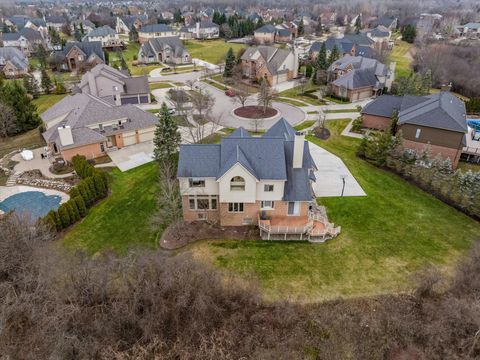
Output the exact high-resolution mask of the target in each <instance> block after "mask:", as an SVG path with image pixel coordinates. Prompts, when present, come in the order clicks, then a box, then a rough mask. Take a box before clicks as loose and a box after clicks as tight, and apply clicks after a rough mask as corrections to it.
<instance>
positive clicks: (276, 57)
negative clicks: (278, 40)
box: [242, 46, 293, 75]
mask: <svg viewBox="0 0 480 360" xmlns="http://www.w3.org/2000/svg"><path fill="white" fill-rule="evenodd" d="M257 51H258V52H259V53H260V55H261V56H262V58H263V59H264V60H265V63H266V64H267V69H268V71H269V72H270V74H272V75H276V74H279V73H281V72H282V71H283V69H280V68H279V67H280V65H281V64H282V63H283V62H284V61H285V59H286V58H287V57H288V56H289V55H290V54H291V51H290V50H286V49H279V48H277V47H275V46H250V47H249V48H247V50H245V52H244V53H243V55H242V60H252V56H253V55H254V54H256V52H257ZM290 70H293V69H290Z"/></svg>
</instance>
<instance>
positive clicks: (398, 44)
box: [389, 40, 413, 79]
mask: <svg viewBox="0 0 480 360" xmlns="http://www.w3.org/2000/svg"><path fill="white" fill-rule="evenodd" d="M412 47H413V45H412V44H409V43H407V42H406V41H402V40H397V41H395V45H394V46H393V49H392V52H391V53H390V56H389V60H390V61H395V62H396V63H397V66H396V68H395V78H396V79H398V78H400V77H407V76H408V75H410V73H411V72H412V63H413V60H412V58H411V57H410V56H409V55H407V54H408V52H409V51H410V50H411V49H412Z"/></svg>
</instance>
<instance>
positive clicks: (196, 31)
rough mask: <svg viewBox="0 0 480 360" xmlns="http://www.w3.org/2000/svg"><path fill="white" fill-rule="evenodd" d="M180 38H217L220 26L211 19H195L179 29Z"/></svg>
mask: <svg viewBox="0 0 480 360" xmlns="http://www.w3.org/2000/svg"><path fill="white" fill-rule="evenodd" d="M180 37H181V38H182V39H192V38H193V39H199V40H201V39H218V38H219V37H220V27H219V26H218V25H217V24H215V23H214V22H212V21H211V20H202V21H197V22H196V23H192V24H190V25H187V26H185V27H183V28H182V29H181V30H180Z"/></svg>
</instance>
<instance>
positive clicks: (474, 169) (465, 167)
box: [458, 161, 480, 172]
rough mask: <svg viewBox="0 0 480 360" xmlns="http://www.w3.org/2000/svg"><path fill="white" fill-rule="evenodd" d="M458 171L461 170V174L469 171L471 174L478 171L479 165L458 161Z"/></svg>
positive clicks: (479, 169)
mask: <svg viewBox="0 0 480 360" xmlns="http://www.w3.org/2000/svg"><path fill="white" fill-rule="evenodd" d="M458 169H460V170H462V171H463V172H467V171H468V170H471V171H472V172H477V171H480V164H474V163H468V162H464V161H460V162H459V163H458Z"/></svg>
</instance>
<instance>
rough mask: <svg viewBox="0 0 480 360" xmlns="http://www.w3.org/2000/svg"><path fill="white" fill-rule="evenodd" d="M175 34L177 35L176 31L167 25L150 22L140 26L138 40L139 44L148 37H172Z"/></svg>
mask: <svg viewBox="0 0 480 360" xmlns="http://www.w3.org/2000/svg"><path fill="white" fill-rule="evenodd" d="M175 35H177V33H176V31H175V30H173V29H172V28H171V27H170V26H168V25H165V24H150V25H144V26H142V28H141V29H140V30H139V31H138V41H140V44H143V43H145V42H147V41H148V40H150V39H155V38H160V37H172V36H175Z"/></svg>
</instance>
